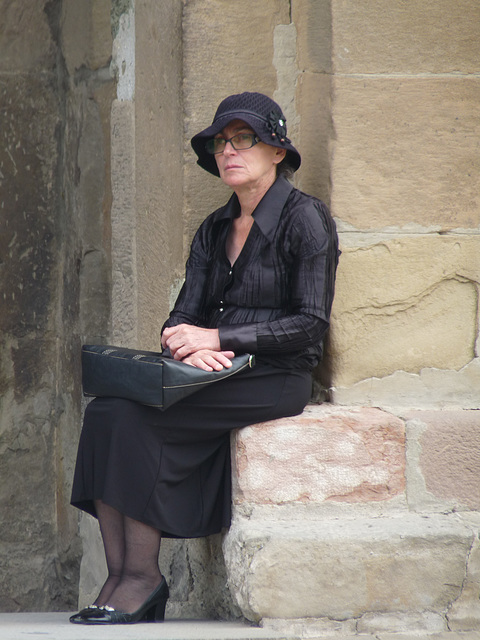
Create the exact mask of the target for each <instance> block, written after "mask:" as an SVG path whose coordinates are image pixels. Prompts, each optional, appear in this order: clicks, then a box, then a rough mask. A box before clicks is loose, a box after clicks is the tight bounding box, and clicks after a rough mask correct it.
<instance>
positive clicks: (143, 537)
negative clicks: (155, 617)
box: [96, 503, 162, 613]
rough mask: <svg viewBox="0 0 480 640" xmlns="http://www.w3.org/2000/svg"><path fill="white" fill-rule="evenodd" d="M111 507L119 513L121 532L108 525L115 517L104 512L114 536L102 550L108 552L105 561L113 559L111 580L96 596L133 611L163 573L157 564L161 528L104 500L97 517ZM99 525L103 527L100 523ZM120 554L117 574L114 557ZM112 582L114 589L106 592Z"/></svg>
mask: <svg viewBox="0 0 480 640" xmlns="http://www.w3.org/2000/svg"><path fill="white" fill-rule="evenodd" d="M110 511H114V512H116V513H117V514H119V515H120V516H121V518H122V521H123V531H122V534H123V535H122V534H120V535H117V534H118V533H119V532H118V531H117V530H116V527H115V526H114V525H113V526H110V525H112V522H113V520H114V518H110V515H109V516H107V520H109V521H110V522H109V525H108V528H109V531H110V533H113V536H112V537H111V538H110V539H108V540H107V546H108V547H109V549H108V551H107V546H106V547H105V554H106V556H107V565H108V556H109V555H110V557H111V558H112V560H113V562H112V565H113V566H112V571H113V573H112V580H110V583H109V580H108V579H107V582H106V583H105V585H104V587H103V588H102V592H104V593H102V592H101V595H102V601H101V602H100V600H99V601H98V602H97V603H96V604H102V605H103V604H108V605H109V606H110V607H113V608H114V609H116V610H117V611H122V612H124V613H133V612H134V611H136V610H137V609H138V608H139V607H140V606H141V605H142V604H143V603H144V602H145V600H146V599H147V598H148V596H149V595H150V594H151V593H152V591H153V590H154V589H155V588H156V587H157V586H158V585H159V584H160V582H161V581H162V574H161V573H160V569H159V568H158V554H159V552H160V542H161V532H160V531H158V530H157V529H154V528H153V527H150V526H149V525H146V524H143V523H142V522H138V521H137V520H133V519H132V518H129V517H127V516H123V515H121V514H120V513H119V512H118V511H116V510H115V509H112V508H111V507H108V505H105V504H103V503H102V505H101V508H100V512H98V515H99V520H100V519H101V517H102V512H103V513H105V512H107V513H109V512H110ZM100 527H101V528H102V523H101V524H100ZM122 539H123V541H124V547H123V550H124V553H123V554H122V553H121V550H122V545H121V540H122ZM104 540H105V538H104ZM121 556H123V557H122V559H123V562H122V568H121V573H120V576H118V570H117V569H118V566H119V562H117V560H119V559H120V557H121ZM109 578H110V569H109ZM113 585H114V588H113V590H111V591H110V593H109V594H108V596H107V595H106V593H107V590H109V588H110V586H113ZM107 587H108V589H107ZM99 598H100V596H99Z"/></svg>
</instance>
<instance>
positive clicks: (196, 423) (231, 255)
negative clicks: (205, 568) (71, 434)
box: [70, 93, 338, 624]
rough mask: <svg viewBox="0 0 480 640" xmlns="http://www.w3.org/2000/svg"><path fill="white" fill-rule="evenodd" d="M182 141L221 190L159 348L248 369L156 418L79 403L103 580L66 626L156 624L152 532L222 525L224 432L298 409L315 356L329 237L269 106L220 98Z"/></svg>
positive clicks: (161, 601) (109, 401)
mask: <svg viewBox="0 0 480 640" xmlns="http://www.w3.org/2000/svg"><path fill="white" fill-rule="evenodd" d="M192 146H193V149H194V150H195V152H196V154H197V156H198V164H199V165H200V166H201V167H203V168H204V169H206V170H207V171H209V172H210V173H212V174H214V175H216V176H219V177H220V178H221V179H222V180H223V182H224V183H225V184H227V185H228V186H230V187H231V188H232V190H233V192H234V193H233V195H232V197H231V198H230V200H229V201H228V203H227V204H226V205H225V206H223V207H221V208H220V209H218V210H217V211H215V212H214V213H212V214H211V215H210V216H209V217H207V219H206V220H205V221H204V222H203V224H202V225H201V226H200V228H199V230H198V231H197V233H196V235H195V238H194V240H193V243H192V246H191V251H190V256H189V258H188V261H187V266H186V277H185V283H184V285H183V288H182V290H181V292H180V294H179V296H178V299H177V302H176V304H175V307H174V309H173V311H172V312H171V314H170V317H169V319H168V320H167V322H166V323H165V325H164V327H163V333H162V345H163V347H164V349H165V350H168V351H169V353H170V355H171V356H172V357H173V358H175V359H177V360H182V361H183V362H186V363H188V364H190V365H192V366H195V367H201V368H202V369H205V370H207V371H211V370H220V369H222V368H223V367H230V366H231V359H232V358H233V357H234V355H235V354H240V353H252V354H255V356H256V366H255V367H254V368H252V369H248V370H246V371H245V372H242V373H239V374H237V375H235V376H232V377H230V378H227V379H225V380H222V381H219V382H217V383H216V385H214V386H213V387H212V386H210V387H207V388H206V389H204V390H202V391H199V392H197V393H195V394H193V395H192V396H190V397H189V398H187V399H185V400H182V401H180V402H178V403H177V404H175V405H173V406H172V407H170V408H169V409H167V410H166V411H164V412H162V411H160V410H158V409H155V408H152V407H147V406H144V405H140V404H138V403H135V402H132V401H129V400H122V399H118V398H96V399H94V400H93V401H92V402H91V403H90V404H89V405H88V407H87V409H86V412H85V420H84V427H83V431H82V435H81V439H80V444H79V451H78V457H77V465H76V470H75V477H74V484H73V491H72V504H73V505H74V506H76V507H78V508H79V509H83V510H84V511H86V512H88V513H90V514H92V515H93V516H95V517H97V518H98V521H99V524H100V530H101V534H102V539H103V544H104V548H105V556H106V561H107V568H108V577H107V580H106V582H105V584H104V585H103V587H102V588H101V590H100V592H99V594H98V597H97V599H96V601H95V602H94V603H93V604H92V605H91V606H89V607H87V608H86V609H83V610H82V611H80V612H79V613H77V614H75V615H74V616H72V617H71V618H70V620H71V621H72V622H74V623H79V624H119V623H120V624H124V623H132V622H138V621H141V620H163V618H164V613H165V605H166V601H167V598H168V587H167V584H166V582H165V578H164V577H163V576H162V574H161V572H160V569H159V566H158V554H159V548H160V541H161V537H162V536H166V537H180V538H194V537H199V536H208V535H210V534H213V533H218V532H220V531H221V530H222V528H224V527H228V526H229V524H230V517H231V504H230V503H231V473H230V432H231V431H232V430H233V429H237V428H239V427H244V426H246V425H250V424H254V423H257V422H264V421H266V420H273V419H276V418H281V417H285V416H292V415H296V414H299V413H301V412H302V411H303V409H304V407H305V405H306V404H307V402H308V401H309V399H310V396H311V389H312V377H311V371H312V369H313V368H314V367H315V365H316V364H317V363H318V362H319V360H320V358H321V355H322V342H323V338H324V335H325V332H326V331H327V328H328V324H329V316H330V310H331V306H332V301H333V293H334V281H335V271H336V266H337V261H338V243H337V235H336V231H335V224H334V222H333V219H332V218H331V216H330V214H329V212H328V210H327V208H326V206H325V205H324V204H323V203H322V202H320V201H319V200H317V199H316V198H314V197H312V196H308V195H306V194H304V193H302V192H300V191H298V190H297V189H295V188H294V187H293V186H292V185H291V184H290V182H289V181H288V180H287V178H286V175H288V174H292V173H293V172H294V171H296V170H297V169H298V167H299V166H300V154H299V153H298V151H297V150H296V149H295V147H294V146H293V145H292V143H291V142H290V140H289V139H288V138H287V129H286V124H285V118H284V116H283V114H282V112H281V109H280V107H279V106H278V105H277V104H276V103H275V102H274V101H273V100H271V99H270V98H268V97H267V96H265V95H263V94H260V93H242V94H238V95H233V96H230V97H228V98H226V99H225V100H223V102H221V104H220V106H219V107H218V109H217V112H216V114H215V118H214V120H213V124H212V125H211V126H210V127H207V128H206V129H205V130H204V131H202V132H200V133H199V134H197V135H196V136H194V138H193V139H192Z"/></svg>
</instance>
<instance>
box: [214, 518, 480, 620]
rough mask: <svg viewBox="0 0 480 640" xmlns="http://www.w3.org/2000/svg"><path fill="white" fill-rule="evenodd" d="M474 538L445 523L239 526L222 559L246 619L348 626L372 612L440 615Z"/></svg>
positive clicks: (452, 521) (455, 522) (457, 587)
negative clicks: (326, 619) (324, 621)
mask: <svg viewBox="0 0 480 640" xmlns="http://www.w3.org/2000/svg"><path fill="white" fill-rule="evenodd" d="M473 538H474V533H473V531H471V529H470V528H469V527H467V526H465V525H464V524H463V523H462V522H461V521H459V519H457V518H456V517H455V516H444V515H432V516H430V517H424V516H420V515H414V514H402V515H401V516H399V517H397V518H394V517H392V518H372V519H362V518H355V519H352V520H345V519H339V520H328V519H323V520H319V521H317V522H314V523H300V522H298V521H297V522H295V521H293V522H291V523H290V524H287V523H274V522H273V523H272V522H270V523H262V522H255V521H248V520H246V519H242V518H238V519H237V520H236V521H235V522H234V524H233V526H232V528H231V530H230V532H229V533H228V535H227V536H226V538H225V541H224V553H225V559H226V564H227V571H228V576H229V583H230V587H231V589H232V591H233V592H234V593H235V594H236V596H237V599H238V603H239V605H240V607H241V609H242V612H243V613H244V615H245V616H246V617H247V618H249V619H251V620H258V619H260V618H263V617H268V618H276V617H282V618H297V617H299V618H304V617H314V618H317V617H320V618H321V617H329V618H334V619H336V620H347V619H350V618H353V617H358V616H360V615H365V614H366V613H368V612H371V613H377V614H380V613H401V612H408V613H410V614H414V613H416V614H418V613H422V612H423V611H426V610H428V611H430V612H432V613H437V614H439V613H442V612H443V611H444V610H445V608H446V607H448V606H450V605H451V604H452V603H453V601H454V600H455V599H456V598H457V597H458V595H459V594H460V592H461V589H462V583H463V580H464V577H465V567H466V562H467V557H468V554H469V551H470V547H471V545H472V541H473ZM292 585H295V597H292Z"/></svg>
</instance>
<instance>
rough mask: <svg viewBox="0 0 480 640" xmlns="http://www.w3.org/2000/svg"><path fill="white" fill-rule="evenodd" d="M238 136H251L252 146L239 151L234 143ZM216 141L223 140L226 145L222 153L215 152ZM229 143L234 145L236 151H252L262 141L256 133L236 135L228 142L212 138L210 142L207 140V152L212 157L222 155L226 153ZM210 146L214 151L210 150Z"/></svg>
mask: <svg viewBox="0 0 480 640" xmlns="http://www.w3.org/2000/svg"><path fill="white" fill-rule="evenodd" d="M238 136H251V138H252V144H251V145H250V146H249V147H243V148H241V149H237V147H236V146H235V145H234V143H233V141H234V139H235V138H238ZM216 140H223V142H224V143H225V145H224V147H223V149H222V150H221V151H213V146H214V145H215V141H216ZM227 142H229V143H230V144H231V145H232V147H233V148H234V149H235V151H246V150H247V149H251V148H252V147H254V146H255V145H256V144H258V143H259V142H261V140H260V138H259V137H258V136H257V134H256V133H236V134H235V135H234V136H232V137H231V138H229V139H228V140H225V138H210V140H207V142H206V143H205V150H206V152H207V153H209V154H210V155H212V156H216V155H219V154H220V153H223V152H224V151H225V148H226V146H227ZM210 145H212V149H209V146H210Z"/></svg>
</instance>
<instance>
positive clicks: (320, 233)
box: [219, 201, 338, 355]
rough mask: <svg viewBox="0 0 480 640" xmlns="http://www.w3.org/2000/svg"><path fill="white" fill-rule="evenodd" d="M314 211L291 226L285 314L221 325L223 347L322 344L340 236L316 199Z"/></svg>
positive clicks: (266, 350)
mask: <svg viewBox="0 0 480 640" xmlns="http://www.w3.org/2000/svg"><path fill="white" fill-rule="evenodd" d="M313 209H314V211H310V212H309V215H304V216H300V217H299V219H298V221H296V223H295V224H294V225H293V230H292V236H293V241H292V244H291V252H292V253H293V254H294V258H293V263H292V265H293V266H292V275H291V281H290V292H289V300H290V309H289V312H288V313H287V314H286V315H285V316H284V317H281V318H279V319H277V320H273V321H267V322H257V323H245V324H239V325H222V326H220V327H219V336H220V344H221V347H222V349H231V350H232V351H235V352H237V353H241V352H251V353H257V354H259V355H261V354H265V355H276V354H277V355H278V354H281V353H288V352H299V351H302V350H303V349H306V348H308V347H310V346H312V345H315V344H319V343H320V342H321V340H322V338H323V337H324V335H325V333H326V331H327V329H328V326H329V318H330V311H331V307H332V302H333V295H334V287H335V272H336V267H337V263H338V240H337V234H336V229H335V223H334V221H333V219H332V217H331V216H330V213H329V211H328V209H327V207H326V206H325V205H324V204H323V203H321V202H320V201H315V205H314V207H313Z"/></svg>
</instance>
